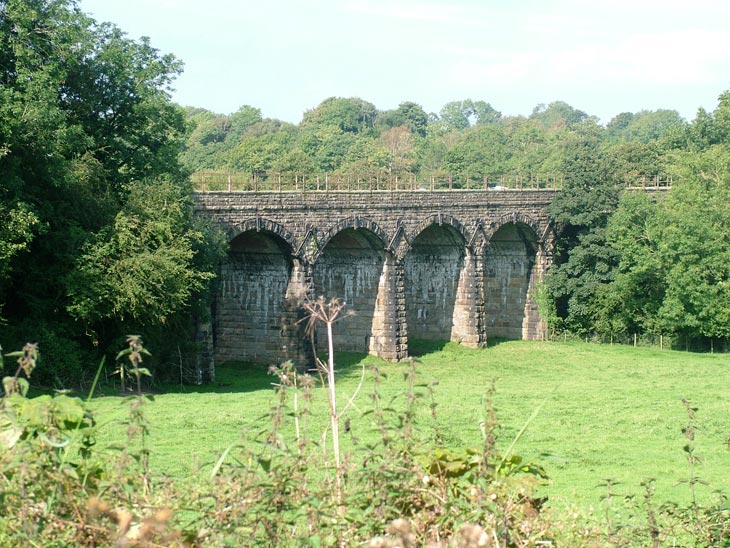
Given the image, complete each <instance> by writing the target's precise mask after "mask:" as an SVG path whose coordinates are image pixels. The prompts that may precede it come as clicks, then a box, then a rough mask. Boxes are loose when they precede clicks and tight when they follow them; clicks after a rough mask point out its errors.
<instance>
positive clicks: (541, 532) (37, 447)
mask: <svg viewBox="0 0 730 548" xmlns="http://www.w3.org/2000/svg"><path fill="white" fill-rule="evenodd" d="M143 355H146V351H145V350H144V348H143V347H142V346H141V341H140V340H139V339H138V338H136V337H131V338H130V339H129V347H128V349H127V350H126V351H124V352H121V353H120V354H119V356H118V359H119V360H120V367H119V368H120V370H121V371H126V372H127V373H128V374H129V375H130V378H131V379H132V381H133V382H134V383H135V384H136V386H137V390H138V391H137V395H136V396H133V397H131V398H129V399H128V401H129V414H128V417H127V419H126V421H125V425H124V427H125V430H126V441H125V443H124V444H123V445H122V446H119V447H116V448H113V449H112V451H111V452H107V453H102V452H101V451H99V450H97V448H96V447H95V446H94V439H95V431H96V429H97V428H98V426H97V424H99V423H102V422H103V417H95V418H94V417H92V416H91V414H90V413H89V412H88V409H87V407H86V404H85V403H84V402H82V401H81V400H78V399H77V398H70V397H68V396H65V395H58V396H55V397H53V398H51V397H50V396H40V397H38V398H28V397H27V386H28V385H27V380H26V379H25V378H23V377H24V375H22V374H21V371H23V372H25V373H26V374H27V373H30V372H31V371H32V369H33V367H34V366H35V362H36V359H37V356H38V354H37V348H36V347H35V346H33V345H29V346H27V347H26V348H25V349H24V350H23V351H22V352H18V353H14V354H13V355H12V356H13V357H17V358H18V367H17V370H16V372H15V374H14V375H12V376H10V377H6V379H4V382H3V384H4V387H5V392H6V394H5V397H4V398H3V400H2V403H1V404H0V434H1V435H0V479H1V480H2V482H3V490H2V494H0V515H1V516H3V517H2V518H0V545H8V546H16V545H30V544H34V545H39V546H98V545H117V546H240V545H242V544H244V545H261V546H351V545H358V544H360V545H369V546H373V547H395V546H425V545H431V546H459V547H471V546H475V547H476V546H515V547H517V546H546V545H548V546H550V545H565V546H598V545H602V546H605V545H615V546H619V545H620V546H662V545H672V544H678V543H679V544H683V545H693V546H723V544H722V543H723V542H726V540H725V539H726V537H728V535H729V534H730V530H729V529H728V528H729V526H728V524H729V523H730V509H729V508H728V507H727V505H726V503H725V500H724V497H721V498H720V499H719V500H718V501H717V502H716V503H711V504H707V505H704V506H702V505H698V504H696V503H694V502H693V503H692V504H689V505H687V506H678V505H672V504H665V505H662V506H658V505H656V504H655V503H654V502H653V484H652V482H651V481H648V482H647V483H646V484H645V495H644V497H643V499H641V500H634V501H633V503H632V504H633V506H630V507H629V508H628V510H626V509H625V507H623V506H622V508H624V510H623V511H622V512H621V513H619V511H618V508H619V506H620V505H619V499H620V496H619V495H618V494H617V487H616V485H615V482H612V481H611V480H607V481H605V486H604V487H605V496H604V501H603V504H602V507H603V510H604V512H603V514H595V515H593V514H573V515H558V514H555V513H554V512H553V511H551V510H545V509H544V508H543V502H544V501H542V500H540V499H538V498H536V497H535V495H534V491H533V487H534V486H535V484H536V482H537V481H539V480H540V479H541V478H542V477H543V476H544V471H543V469H542V468H541V467H540V466H539V465H538V464H535V463H527V462H524V461H522V459H521V458H520V457H519V456H517V455H515V454H514V453H512V451H511V450H508V451H507V452H506V453H505V454H501V455H500V454H499V453H498V452H497V451H496V450H495V444H494V441H495V440H494V433H495V429H496V427H497V420H496V417H495V414H494V410H493V407H492V405H491V397H492V393H491V391H488V392H487V394H486V395H485V398H484V402H483V411H482V419H481V426H482V434H483V436H482V443H481V445H479V446H475V447H469V448H460V447H450V446H448V445H447V444H446V443H445V442H444V441H443V440H442V436H441V433H440V431H439V428H438V426H435V427H433V428H425V427H424V426H423V425H422V424H420V423H419V421H417V420H416V417H417V414H416V409H417V407H418V406H423V405H425V406H428V408H429V409H430V413H431V416H432V417H433V418H434V419H438V416H437V409H438V407H437V405H436V402H435V398H434V390H433V389H434V384H433V383H432V384H424V383H422V382H421V380H420V379H419V377H418V375H417V371H416V367H415V364H413V363H412V364H411V367H410V368H409V369H408V371H407V374H406V378H405V385H404V389H403V391H402V392H401V393H400V394H398V395H396V396H394V397H392V398H388V397H386V396H385V395H384V392H383V391H382V390H381V388H380V387H381V379H382V373H381V372H380V371H378V369H377V368H374V369H373V372H372V375H373V379H374V380H375V383H374V387H373V390H372V393H371V394H370V401H371V403H370V406H369V407H368V409H366V410H364V411H363V412H364V414H365V415H366V416H367V417H370V424H371V428H372V429H373V430H374V431H376V432H377V433H378V435H377V436H376V437H375V438H374V441H368V442H364V443H363V442H360V441H359V440H358V439H357V435H356V433H354V432H352V431H349V432H348V424H349V423H348V421H347V419H346V417H344V420H343V431H344V435H348V436H350V437H351V439H352V442H353V443H354V444H362V445H364V447H362V446H361V447H360V449H361V450H360V451H358V452H357V453H348V452H345V453H344V454H343V455H342V462H341V464H340V467H339V468H338V467H337V466H335V463H334V456H333V454H332V452H331V451H330V450H329V447H330V446H331V441H330V440H329V437H330V436H331V432H329V431H325V432H324V433H322V432H313V431H312V429H311V427H310V426H309V424H311V423H313V422H314V420H312V419H313V417H312V415H311V413H312V409H313V403H314V400H315V398H316V397H317V396H318V394H321V391H319V390H315V386H316V381H315V380H314V379H313V378H312V377H310V376H309V375H306V374H301V373H300V372H298V371H296V370H295V369H293V368H292V367H291V366H283V367H281V368H275V369H273V370H272V373H274V374H275V376H276V381H277V382H276V384H275V398H273V401H272V406H271V409H270V411H269V413H268V414H267V417H268V421H262V424H264V425H265V426H263V427H262V429H261V431H260V432H247V433H245V434H244V435H243V436H242V438H241V440H240V441H239V442H238V443H234V444H233V445H231V446H230V447H228V449H226V451H224V452H223V453H222V454H221V456H220V458H219V459H218V460H217V462H216V463H215V464H214V466H213V467H212V469H204V470H200V471H199V473H198V474H194V475H193V476H192V477H191V478H190V479H189V480H186V481H185V482H179V483H172V482H170V481H168V480H166V479H164V478H159V477H157V476H156V475H155V474H154V472H153V471H152V470H150V467H149V460H148V457H149V453H148V447H149V444H148V441H149V440H148V436H149V430H148V426H149V425H148V423H147V419H146V416H145V408H146V406H147V405H149V402H150V400H151V398H150V397H149V396H147V395H145V394H143V393H142V392H141V390H139V387H140V384H139V379H140V375H144V374H145V370H144V369H143V368H141V367H140V363H141V359H142V356H143ZM687 413H688V414H687V417H688V420H687V423H686V425H685V426H684V428H683V429H682V431H683V433H684V437H685V439H686V447H685V454H686V456H687V462H688V465H689V470H690V474H689V477H688V479H687V484H688V487H689V488H691V489H694V488H695V486H696V485H699V483H700V482H701V481H702V480H701V479H700V475H699V474H698V472H697V470H698V467H699V462H700V461H699V458H698V457H697V454H696V452H695V448H694V433H695V431H696V429H697V414H696V413H697V409H695V408H693V407H692V406H691V405H690V404H689V403H687ZM95 419H96V422H95ZM434 424H436V425H438V420H434ZM678 430H679V428H678ZM9 433H10V434H11V435H8V434H9ZM517 437H519V435H518V436H517ZM338 470H339V478H340V481H341V486H342V488H341V489H338V488H337V485H338V483H337V478H338Z"/></svg>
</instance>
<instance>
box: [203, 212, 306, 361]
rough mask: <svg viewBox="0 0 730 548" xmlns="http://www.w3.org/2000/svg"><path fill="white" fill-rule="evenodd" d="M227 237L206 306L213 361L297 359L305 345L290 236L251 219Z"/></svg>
mask: <svg viewBox="0 0 730 548" xmlns="http://www.w3.org/2000/svg"><path fill="white" fill-rule="evenodd" d="M229 236H230V238H231V239H230V246H229V250H228V254H227V256H226V258H225V260H224V261H223V262H222V264H221V267H220V272H219V280H218V284H217V285H218V290H217V292H216V296H215V299H214V302H213V306H212V310H213V337H214V344H215V360H216V361H217V362H225V361H231V360H233V361H250V362H257V363H277V362H278V361H280V360H283V359H292V360H294V361H301V359H302V357H303V356H304V355H305V354H306V346H305V344H304V340H303V337H302V333H301V328H300V326H299V325H298V324H297V320H298V317H299V307H300V304H301V299H302V298H303V291H304V290H305V282H306V280H305V279H304V276H303V273H302V271H301V266H300V264H299V261H298V260H297V259H296V257H294V255H293V252H292V240H293V239H292V237H291V234H290V233H289V232H288V231H286V230H285V229H284V228H283V227H282V226H281V225H280V224H278V223H275V222H273V221H270V220H267V219H263V218H261V217H256V218H253V219H248V220H247V221H244V222H243V223H241V224H239V225H237V226H236V227H235V228H234V229H232V230H231V231H229Z"/></svg>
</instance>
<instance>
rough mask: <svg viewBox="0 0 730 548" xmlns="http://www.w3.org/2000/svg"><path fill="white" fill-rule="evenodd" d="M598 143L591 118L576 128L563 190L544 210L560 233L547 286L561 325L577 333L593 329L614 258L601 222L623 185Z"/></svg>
mask: <svg viewBox="0 0 730 548" xmlns="http://www.w3.org/2000/svg"><path fill="white" fill-rule="evenodd" d="M602 145H603V143H602V129H601V128H600V127H599V126H598V125H597V124H595V122H594V121H592V120H586V121H584V122H582V123H581V124H579V125H578V126H577V127H576V130H575V131H574V132H572V134H571V136H570V138H569V140H568V141H567V142H566V144H565V149H564V152H563V162H562V166H561V171H562V173H563V176H564V184H563V190H562V192H560V193H559V194H558V195H557V196H556V197H555V199H554V201H553V202H552V204H551V205H550V206H549V208H548V213H549V214H550V215H551V216H552V217H553V219H554V220H555V221H556V222H557V223H558V224H559V226H561V227H562V233H561V235H560V238H559V240H558V242H557V256H556V263H557V264H556V265H555V266H554V268H552V269H551V271H550V273H549V274H548V276H547V278H546V284H547V287H548V288H549V290H550V292H551V294H552V295H553V297H554V298H555V299H556V300H557V301H558V311H559V313H560V314H561V315H562V316H563V317H564V318H565V320H566V325H567V326H568V327H569V328H570V329H571V330H574V331H576V332H579V333H588V332H591V331H593V330H594V329H595V324H596V319H597V315H598V301H597V299H598V297H599V295H600V294H601V291H602V288H603V286H604V285H605V284H607V283H610V282H611V281H612V280H613V276H614V268H615V265H616V263H617V260H618V256H617V253H616V251H615V250H613V249H612V248H611V247H610V246H609V245H608V244H607V238H606V225H607V222H608V219H609V217H610V215H611V214H612V213H613V212H614V211H615V210H616V207H617V205H618V202H619V196H620V193H621V190H622V188H623V185H622V184H621V183H620V181H618V180H617V179H616V177H615V170H614V169H613V168H612V165H611V158H610V156H608V155H606V151H605V149H604V148H603V146H602Z"/></svg>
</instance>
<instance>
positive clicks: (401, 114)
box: [377, 101, 428, 137]
mask: <svg viewBox="0 0 730 548" xmlns="http://www.w3.org/2000/svg"><path fill="white" fill-rule="evenodd" d="M377 122H378V124H380V125H383V126H385V127H386V128H388V129H390V128H394V127H398V126H405V127H407V128H408V130H409V131H410V132H411V133H413V134H414V135H419V136H420V137H425V136H426V131H427V128H428V114H426V112H425V111H424V110H423V108H422V107H421V105H419V104H417V103H413V102H411V101H406V102H405V103H401V104H400V105H398V108H397V109H395V110H387V111H385V112H382V113H380V114H379V115H378V118H377Z"/></svg>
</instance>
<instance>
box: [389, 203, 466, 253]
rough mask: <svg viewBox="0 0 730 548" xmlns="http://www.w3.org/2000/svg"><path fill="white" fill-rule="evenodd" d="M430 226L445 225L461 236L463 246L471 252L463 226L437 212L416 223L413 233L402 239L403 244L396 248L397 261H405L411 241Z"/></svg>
mask: <svg viewBox="0 0 730 548" xmlns="http://www.w3.org/2000/svg"><path fill="white" fill-rule="evenodd" d="M431 225H438V226H443V225H447V226H450V227H452V228H453V229H454V230H455V231H456V232H457V233H459V234H460V235H461V237H462V239H463V240H464V246H465V247H467V248H469V250H470V251H473V250H472V249H471V248H470V244H469V242H470V238H469V233H468V231H467V230H466V227H464V225H463V224H462V223H461V222H460V221H459V220H458V219H457V218H456V217H453V216H451V215H448V214H446V213H440V212H439V213H435V214H433V215H429V216H428V217H426V218H425V219H423V220H422V221H421V222H420V223H418V225H416V228H415V230H413V232H412V233H411V234H409V235H408V237H407V238H404V244H403V245H401V246H400V247H399V248H398V258H399V259H401V260H403V259H405V257H406V255H407V254H408V252H409V251H410V250H411V248H412V247H413V241H414V240H415V239H416V238H418V236H419V235H420V234H421V233H423V231H424V230H426V229H427V228H428V227H430V226H431Z"/></svg>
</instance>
